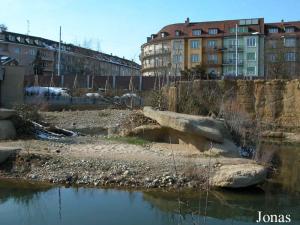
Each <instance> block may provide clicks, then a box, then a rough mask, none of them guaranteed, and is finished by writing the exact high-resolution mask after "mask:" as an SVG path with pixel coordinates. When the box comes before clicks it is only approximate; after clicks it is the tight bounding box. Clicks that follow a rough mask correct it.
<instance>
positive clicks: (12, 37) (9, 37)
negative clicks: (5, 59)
mask: <svg viewBox="0 0 300 225" xmlns="http://www.w3.org/2000/svg"><path fill="white" fill-rule="evenodd" d="M8 40H9V41H16V37H15V36H13V35H8Z"/></svg>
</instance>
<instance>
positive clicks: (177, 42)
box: [173, 41, 183, 50]
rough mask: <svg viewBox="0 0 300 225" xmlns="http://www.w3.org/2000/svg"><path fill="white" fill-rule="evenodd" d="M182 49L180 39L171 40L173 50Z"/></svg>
mask: <svg viewBox="0 0 300 225" xmlns="http://www.w3.org/2000/svg"><path fill="white" fill-rule="evenodd" d="M182 49H183V44H182V41H174V42H173V50H182Z"/></svg>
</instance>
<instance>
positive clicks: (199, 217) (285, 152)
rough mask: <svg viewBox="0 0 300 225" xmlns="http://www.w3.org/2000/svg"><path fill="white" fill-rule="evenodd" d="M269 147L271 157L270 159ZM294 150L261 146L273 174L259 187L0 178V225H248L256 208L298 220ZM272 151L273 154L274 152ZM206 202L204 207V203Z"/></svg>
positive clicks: (299, 204)
mask: <svg viewBox="0 0 300 225" xmlns="http://www.w3.org/2000/svg"><path fill="white" fill-rule="evenodd" d="M270 151H272V153H274V154H272V155H273V156H272V157H271V154H270ZM299 153H300V149H299V147H297V146H282V145H278V144H264V146H263V152H262V155H261V156H262V157H263V158H265V159H267V158H268V157H270V160H271V161H272V162H273V163H274V165H276V167H277V172H276V173H275V175H274V176H273V177H272V178H270V180H269V182H268V183H267V184H266V185H264V186H263V187H262V189H251V190H250V189H249V190H244V191H229V190H222V191H211V192H210V193H209V195H208V197H206V193H205V192H198V191H193V192H181V191H180V192H163V191H130V190H114V189H96V188H75V187H73V188H65V187H57V186H47V185H40V184H39V185H38V184H29V183H20V182H17V181H14V182H13V181H7V180H6V181H4V180H2V181H1V180H0V224H3V225H19V224H20V225H22V224H24V225H40V224H43V225H47V224H49V225H53V224H61V225H82V224H85V225H94V224H95V225H96V224H97V225H98V224H106V225H114V224H122V225H135V224H136V225H141V224H143V225H148V224H149V225H150V224H151V225H152V224H155V225H171V224H176V225H177V224H216V225H225V224H226V225H232V224H236V225H246V224H247V225H254V224H278V223H256V220H257V219H258V211H263V213H264V214H273V215H274V214H275V215H290V216H291V220H292V221H291V222H290V223H287V224H295V225H296V224H300V191H299V186H300V183H299V182H300V179H299V173H300V168H299V167H300V163H299V159H300V157H299ZM274 155H275V156H274ZM206 205H207V207H206Z"/></svg>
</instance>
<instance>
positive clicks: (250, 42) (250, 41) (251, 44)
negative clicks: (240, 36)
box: [247, 37, 256, 48]
mask: <svg viewBox="0 0 300 225" xmlns="http://www.w3.org/2000/svg"><path fill="white" fill-rule="evenodd" d="M247 47H250V48H253V47H256V37H249V38H247Z"/></svg>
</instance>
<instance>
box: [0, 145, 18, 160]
mask: <svg viewBox="0 0 300 225" xmlns="http://www.w3.org/2000/svg"><path fill="white" fill-rule="evenodd" d="M19 151H21V149H20V148H11V147H1V146H0V164H1V163H3V162H5V161H6V160H7V159H8V158H9V157H11V156H13V155H15V154H17V153H18V152H19Z"/></svg>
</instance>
